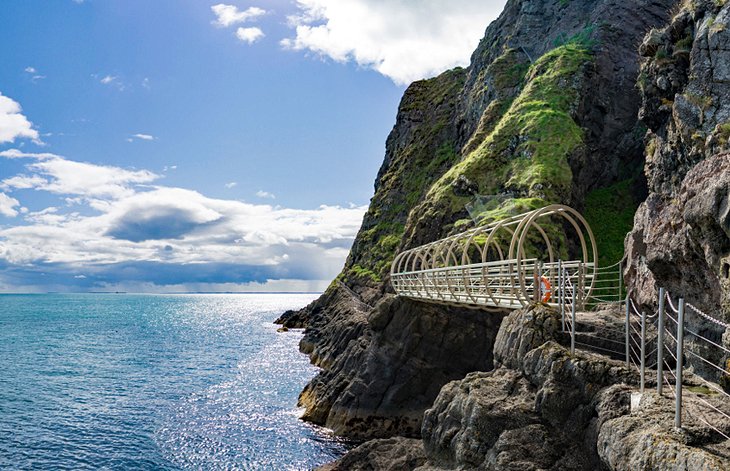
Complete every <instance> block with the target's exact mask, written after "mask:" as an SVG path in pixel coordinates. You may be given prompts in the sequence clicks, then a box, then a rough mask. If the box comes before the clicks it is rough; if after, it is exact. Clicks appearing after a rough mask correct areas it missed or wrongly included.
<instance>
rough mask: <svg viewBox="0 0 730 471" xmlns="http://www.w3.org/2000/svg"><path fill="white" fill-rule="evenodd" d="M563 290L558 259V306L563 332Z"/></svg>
mask: <svg viewBox="0 0 730 471" xmlns="http://www.w3.org/2000/svg"><path fill="white" fill-rule="evenodd" d="M563 290H564V287H563V261H562V260H558V306H560V317H561V319H562V322H563V332H565V304H564V301H565V292H564V291H563Z"/></svg>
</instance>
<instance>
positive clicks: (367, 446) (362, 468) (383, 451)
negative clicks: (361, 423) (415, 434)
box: [317, 437, 426, 471]
mask: <svg viewBox="0 0 730 471" xmlns="http://www.w3.org/2000/svg"><path fill="white" fill-rule="evenodd" d="M425 462H426V453H425V452H424V451H423V444H422V443H421V440H416V439H414V438H403V437H393V438H385V439H379V440H378V439H376V440H370V441H369V442H365V443H363V444H362V445H360V446H359V447H357V448H355V449H354V450H352V451H350V452H349V453H348V454H347V455H345V456H344V457H343V458H342V459H340V460H338V461H336V462H334V463H331V464H328V465H325V466H321V467H319V468H317V471H403V470H405V469H416V468H417V467H419V466H421V465H423V464H424V463H425Z"/></svg>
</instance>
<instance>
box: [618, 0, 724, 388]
mask: <svg viewBox="0 0 730 471" xmlns="http://www.w3.org/2000/svg"><path fill="white" fill-rule="evenodd" d="M729 26H730V5H729V4H726V2H715V1H712V0H695V1H690V2H684V4H683V8H681V9H680V10H679V11H678V12H677V14H676V15H675V16H674V17H673V18H672V20H671V21H670V22H669V24H668V25H667V26H666V27H664V28H663V29H654V30H652V31H651V32H650V33H649V34H647V36H646V37H645V38H644V41H643V43H642V45H641V47H640V52H641V54H642V56H644V59H643V63H642V67H641V74H640V76H639V86H640V88H641V91H642V108H641V111H640V117H641V119H642V120H643V121H644V122H645V123H646V125H647V126H648V127H649V133H648V134H647V142H648V144H647V156H646V166H645V173H646V177H647V181H648V188H649V196H648V198H647V200H646V202H645V203H643V204H642V205H641V206H640V208H639V210H638V211H637V214H636V217H635V221H634V223H635V224H634V229H633V231H632V232H631V233H630V234H629V236H628V238H627V239H626V251H627V255H628V259H629V264H630V266H629V268H628V270H627V272H626V280H627V283H628V285H630V286H632V287H633V288H634V289H633V293H634V294H635V296H636V299H637V301H638V302H639V303H641V304H644V305H648V306H655V305H656V303H657V288H658V287H660V286H661V287H665V288H666V289H667V290H668V291H669V292H670V293H672V294H673V295H674V296H675V297H679V296H683V297H685V298H686V299H687V300H688V301H689V302H691V303H692V304H694V305H696V306H698V307H699V308H700V309H703V310H704V311H706V312H708V313H709V314H710V315H711V316H714V317H715V318H716V319H719V320H722V321H727V320H729V319H730V264H729V263H728V262H730V220H729V219H728V216H729V212H730V208H728V192H729V191H730V154H728V153H727V151H728V150H730V147H729V145H728V138H729V137H730V124H729V122H728V120H730V80H728V78H730V75H728V74H729V73H730V66H729V65H728V64H730V29H728V27H729ZM687 322H688V324H689V326H690V328H692V329H693V330H695V331H698V332H702V333H703V335H706V336H708V337H709V338H710V339H712V340H714V341H715V342H718V343H720V342H721V337H722V334H723V330H724V329H723V328H722V327H720V326H719V325H716V324H713V323H711V322H708V321H706V320H704V319H702V318H701V317H699V316H697V315H694V314H693V313H690V314H689V315H688V316H687ZM688 341H689V344H690V347H691V348H699V344H697V343H696V342H695V340H694V339H693V338H690V339H688ZM701 353H702V354H703V355H705V356H707V354H709V352H701ZM711 360H713V361H715V362H716V363H721V362H722V360H723V359H722V358H720V357H718V356H717V355H716V357H714V358H713V357H711ZM693 361H694V360H692V359H691V360H690V362H693ZM693 366H695V368H697V369H698V371H699V372H700V373H708V374H709V373H710V371H709V370H707V368H705V367H704V366H703V365H702V364H701V363H697V364H694V365H693ZM715 373H716V372H715ZM714 376H716V374H714ZM715 379H717V378H715Z"/></svg>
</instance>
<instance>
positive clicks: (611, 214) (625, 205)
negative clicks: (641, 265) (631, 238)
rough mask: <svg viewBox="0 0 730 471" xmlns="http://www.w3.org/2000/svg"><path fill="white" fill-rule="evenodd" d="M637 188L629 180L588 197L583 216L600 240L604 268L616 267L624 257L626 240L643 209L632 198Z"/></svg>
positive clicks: (599, 246) (589, 194) (600, 255)
mask: <svg viewBox="0 0 730 471" xmlns="http://www.w3.org/2000/svg"><path fill="white" fill-rule="evenodd" d="M633 185H634V179H633V178H629V179H627V180H623V181H620V182H618V183H615V184H613V185H611V186H609V187H606V188H601V189H598V190H594V191H592V192H590V193H588V195H586V200H585V210H584V212H583V215H584V216H585V218H586V220H587V221H588V224H590V226H591V229H592V230H593V234H594V235H595V237H596V244H597V245H598V262H599V265H600V266H607V265H612V264H614V263H616V262H618V261H619V260H621V258H622V257H623V255H624V238H625V237H626V234H627V233H628V232H629V231H630V230H631V228H632V227H633V225H634V214H636V208H638V207H639V202H638V201H636V199H635V198H634V196H633V195H632V191H631V188H632V186H633Z"/></svg>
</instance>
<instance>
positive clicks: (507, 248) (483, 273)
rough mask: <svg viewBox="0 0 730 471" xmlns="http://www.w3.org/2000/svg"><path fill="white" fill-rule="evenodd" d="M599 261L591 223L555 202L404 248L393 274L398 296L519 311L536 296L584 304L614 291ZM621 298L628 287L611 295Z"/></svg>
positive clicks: (559, 303)
mask: <svg viewBox="0 0 730 471" xmlns="http://www.w3.org/2000/svg"><path fill="white" fill-rule="evenodd" d="M571 233H573V234H571ZM570 235H573V236H574V237H570ZM597 259H598V251H597V247H596V241H595V238H594V236H593V232H592V231H591V228H590V226H589V225H588V222H587V221H586V220H585V219H584V218H583V216H581V214H580V213H578V212H577V211H576V210H574V209H572V208H570V207H568V206H563V205H557V204H555V205H550V206H546V207H543V208H539V209H536V210H534V211H530V212H527V213H524V214H519V215H516V216H511V217H507V218H505V219H502V220H500V221H495V222H492V223H490V224H486V225H484V226H482V227H478V228H476V229H472V230H470V231H467V232H462V233H459V234H456V235H453V236H450V237H447V238H445V239H442V240H438V241H435V242H431V243H430V244H426V245H423V246H420V247H416V248H413V249H410V250H406V251H404V252H401V253H400V254H398V255H397V256H396V257H395V260H393V264H392V266H391V272H390V280H391V284H392V285H393V289H394V290H395V292H396V293H397V294H398V295H400V296H405V297H408V298H414V299H421V300H427V301H430V302H436V303H443V304H453V305H460V306H466V307H475V308H480V309H519V308H521V307H523V306H525V305H527V304H529V303H530V302H534V301H542V302H544V303H547V304H550V305H552V306H554V307H558V306H564V298H566V297H569V299H570V303H571V304H578V306H579V308H581V307H583V305H584V304H585V302H586V300H588V299H589V298H590V297H591V296H594V297H596V298H599V299H601V297H602V295H603V296H604V297H608V296H614V291H615V286H603V285H602V283H603V280H601V279H599V274H600V272H599V269H598V266H597ZM619 283H620V281H619ZM612 284H615V283H612ZM602 290H610V292H606V293H601V291H602ZM619 299H620V289H619V294H618V298H617V299H607V300H608V301H617V300H619ZM573 300H575V302H573Z"/></svg>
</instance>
